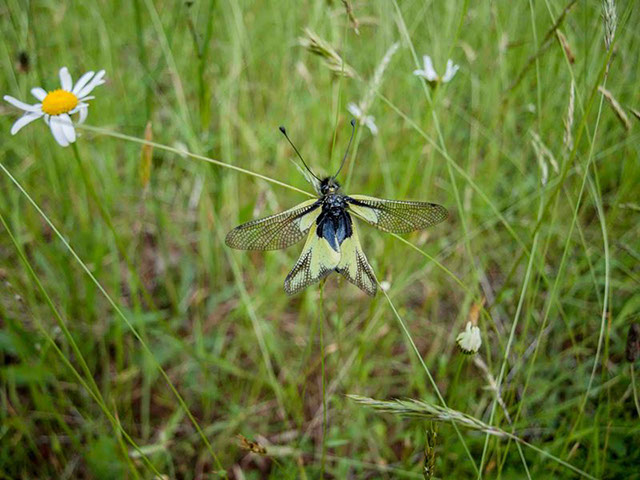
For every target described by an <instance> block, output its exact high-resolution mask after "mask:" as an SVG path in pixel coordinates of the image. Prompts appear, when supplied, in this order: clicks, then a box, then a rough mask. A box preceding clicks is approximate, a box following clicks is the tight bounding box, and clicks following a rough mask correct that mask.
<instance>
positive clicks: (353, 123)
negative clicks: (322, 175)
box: [333, 118, 356, 178]
mask: <svg viewBox="0 0 640 480" xmlns="http://www.w3.org/2000/svg"><path fill="white" fill-rule="evenodd" d="M350 123H351V138H350V139H349V144H348V145H347V151H346V152H344V157H343V158H342V163H341V164H340V168H339V169H338V171H337V172H336V174H335V175H334V176H333V178H336V177H337V176H338V174H339V173H340V170H342V167H344V162H345V161H346V160H347V155H348V154H349V147H351V142H352V141H353V134H354V133H355V132H356V121H355V120H354V119H353V118H352V119H351V122H350Z"/></svg>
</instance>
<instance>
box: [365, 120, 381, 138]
mask: <svg viewBox="0 0 640 480" xmlns="http://www.w3.org/2000/svg"><path fill="white" fill-rule="evenodd" d="M364 124H365V125H366V126H367V127H368V128H369V130H371V134H372V135H377V134H378V127H377V126H376V124H375V123H374V118H373V117H367V118H366V119H365V121H364Z"/></svg>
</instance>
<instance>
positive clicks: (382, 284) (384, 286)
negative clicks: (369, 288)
mask: <svg viewBox="0 0 640 480" xmlns="http://www.w3.org/2000/svg"><path fill="white" fill-rule="evenodd" d="M380 288H381V289H382V290H383V291H385V292H388V291H389V289H390V288H391V283H389V282H388V281H386V280H383V281H381V282H380Z"/></svg>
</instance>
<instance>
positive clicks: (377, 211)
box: [226, 122, 447, 296]
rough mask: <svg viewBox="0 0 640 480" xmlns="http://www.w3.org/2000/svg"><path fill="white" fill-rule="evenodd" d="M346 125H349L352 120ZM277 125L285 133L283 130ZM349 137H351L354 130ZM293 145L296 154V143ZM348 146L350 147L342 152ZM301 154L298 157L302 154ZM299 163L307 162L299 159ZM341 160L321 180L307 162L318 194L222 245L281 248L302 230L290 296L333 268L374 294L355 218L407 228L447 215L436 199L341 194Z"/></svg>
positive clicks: (236, 232) (237, 231) (243, 228)
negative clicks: (427, 200)
mask: <svg viewBox="0 0 640 480" xmlns="http://www.w3.org/2000/svg"><path fill="white" fill-rule="evenodd" d="M351 124H352V126H354V122H352V123H351ZM281 130H282V132H283V133H284V135H285V136H286V132H285V131H284V129H283V128H281ZM351 138H352V139H353V131H352V135H351ZM287 140H289V137H287ZM289 142H291V141H290V140H289ZM350 144H351V141H349V145H350ZM291 145H292V146H293V144H291ZM293 148H294V149H295V150H296V153H298V151H297V149H296V148H295V146H294V147H293ZM348 151H349V147H347V153H348ZM347 153H345V156H344V158H343V161H342V165H344V161H345V159H346V158H347ZM298 156H300V154H299V153H298ZM300 159H301V160H302V157H301V156H300ZM302 162H303V164H304V165H305V167H306V163H305V162H304V160H302ZM342 165H341V166H340V169H338V172H337V173H336V174H335V175H334V176H331V177H327V178H325V179H323V180H320V179H319V178H318V177H316V176H315V175H314V174H313V172H311V170H310V169H309V168H308V167H307V170H309V172H310V173H311V174H312V175H313V177H314V179H315V180H314V181H313V182H312V183H313V184H314V187H315V188H316V192H317V193H318V198H317V199H314V200H308V201H306V202H303V203H301V204H299V205H296V206H295V207H293V208H291V209H289V210H286V211H284V212H281V213H277V214H275V215H271V216H269V217H265V218H262V219H259V220H253V221H251V222H247V223H244V224H242V225H240V226H238V227H236V228H234V229H233V230H231V231H230V232H229V234H228V235H227V238H226V243H227V245H228V246H229V247H232V248H237V249H242V250H277V249H281V248H286V247H288V246H290V245H293V244H294V243H296V242H298V241H300V240H302V238H303V237H304V236H305V235H307V241H306V243H305V245H304V247H303V249H302V253H301V254H300V258H299V259H298V261H297V262H296V264H295V265H294V267H293V269H292V270H291V272H289V275H287V278H286V279H285V281H284V289H285V291H286V292H287V293H288V294H289V295H293V294H295V293H298V292H299V291H301V290H302V289H304V288H305V287H307V286H309V285H311V284H313V283H315V282H317V281H319V280H320V279H322V278H324V277H325V276H327V275H329V274H330V273H331V272H334V271H336V272H338V273H340V274H342V275H343V276H344V277H345V278H347V280H349V281H350V282H351V283H353V284H355V285H356V286H358V287H359V288H360V289H361V290H363V291H364V292H365V293H367V294H369V295H371V296H374V295H375V294H376V290H377V283H378V282H377V280H376V277H375V274H374V273H373V270H372V268H371V265H369V262H368V261H367V257H366V256H365V254H364V252H363V251H362V247H361V245H360V239H359V238H358V231H357V229H356V226H355V224H354V222H353V218H354V217H358V218H360V219H362V220H364V221H365V222H367V223H369V224H371V225H373V226H375V227H377V228H379V229H381V230H384V231H387V232H392V233H408V232H411V231H414V230H419V229H422V228H425V227H428V226H431V225H435V224H437V223H440V222H441V221H443V220H444V219H445V218H447V210H446V209H445V208H444V207H442V206H441V205H437V204H435V203H428V202H407V201H395V200H383V199H380V198H375V197H369V196H365V195H352V196H349V195H345V194H343V193H342V192H341V190H340V185H339V184H338V182H337V181H336V180H335V177H336V176H337V175H338V173H339V172H340V170H341V169H342Z"/></svg>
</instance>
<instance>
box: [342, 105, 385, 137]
mask: <svg viewBox="0 0 640 480" xmlns="http://www.w3.org/2000/svg"><path fill="white" fill-rule="evenodd" d="M347 110H349V113H350V114H351V115H353V116H354V117H355V118H356V119H357V120H358V122H359V123H360V125H366V126H367V128H368V129H369V130H371V134H372V135H377V134H378V127H377V126H376V124H375V122H374V120H375V118H373V117H372V116H371V115H365V114H364V112H363V111H362V109H361V108H360V107H359V106H358V105H356V104H355V103H350V104H349V105H347Z"/></svg>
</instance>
